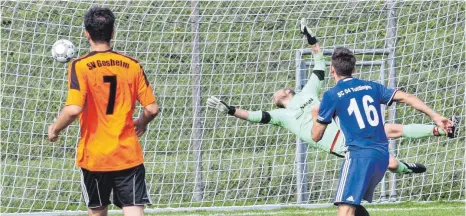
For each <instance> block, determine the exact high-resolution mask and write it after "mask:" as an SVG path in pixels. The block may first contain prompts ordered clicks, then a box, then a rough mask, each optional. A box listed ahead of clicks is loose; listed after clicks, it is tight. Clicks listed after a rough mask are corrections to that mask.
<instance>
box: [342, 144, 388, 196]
mask: <svg viewBox="0 0 466 216" xmlns="http://www.w3.org/2000/svg"><path fill="white" fill-rule="evenodd" d="M348 155H349V154H348V153H347V155H346V156H348ZM387 167H388V158H387V159H386V160H383V159H381V158H375V157H368V158H359V157H356V158H350V157H346V158H345V161H344V162H343V164H342V165H341V170H340V180H339V182H338V187H337V192H336V195H335V202H334V204H335V205H339V204H342V203H344V204H350V205H360V204H361V201H362V199H364V200H366V201H368V202H372V196H373V195H374V190H375V187H376V186H377V184H378V183H379V182H380V181H381V180H382V178H383V176H384V175H385V171H387Z"/></svg>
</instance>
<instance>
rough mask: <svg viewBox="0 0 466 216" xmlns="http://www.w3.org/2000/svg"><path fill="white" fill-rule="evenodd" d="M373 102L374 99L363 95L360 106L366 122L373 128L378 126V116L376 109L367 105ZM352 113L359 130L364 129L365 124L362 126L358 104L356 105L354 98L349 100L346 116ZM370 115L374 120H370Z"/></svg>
mask: <svg viewBox="0 0 466 216" xmlns="http://www.w3.org/2000/svg"><path fill="white" fill-rule="evenodd" d="M373 102H374V99H372V97H371V96H369V95H364V97H362V104H363V106H364V112H365V113H366V118H367V121H368V122H369V124H370V125H371V126H374V127H375V126H377V125H379V115H378V114H377V109H376V108H375V107H374V106H372V105H370V104H369V103H373ZM353 113H354V114H355V115H356V120H357V121H358V125H359V128H360V129H363V128H365V127H366V124H364V120H363V119H362V115H361V112H360V111H359V106H358V103H356V99H355V98H351V100H350V105H349V107H348V114H349V115H350V116H351V114H353ZM371 114H372V116H374V118H371Z"/></svg>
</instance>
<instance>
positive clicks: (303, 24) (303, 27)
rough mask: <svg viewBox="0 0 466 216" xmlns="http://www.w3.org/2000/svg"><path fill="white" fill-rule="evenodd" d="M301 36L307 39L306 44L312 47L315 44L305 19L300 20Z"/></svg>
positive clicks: (315, 41)
mask: <svg viewBox="0 0 466 216" xmlns="http://www.w3.org/2000/svg"><path fill="white" fill-rule="evenodd" d="M300 30H301V34H303V35H305V36H306V38H307V42H308V43H309V44H310V45H314V44H316V43H317V39H316V37H315V36H314V35H313V34H312V31H311V30H310V29H309V28H308V27H307V22H306V19H305V18H302V19H301V28H300Z"/></svg>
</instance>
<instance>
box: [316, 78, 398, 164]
mask: <svg viewBox="0 0 466 216" xmlns="http://www.w3.org/2000/svg"><path fill="white" fill-rule="evenodd" d="M395 92H396V90H395V89H389V88H386V87H385V86H383V85H381V84H378V83H375V82H371V81H365V80H360V79H356V78H352V77H349V78H345V79H343V80H340V81H338V83H337V85H336V86H334V87H333V88H331V89H330V90H328V91H327V92H325V94H324V97H323V99H322V103H321V104H320V110H319V116H318V118H317V122H319V123H321V124H329V123H330V122H332V118H334V117H335V121H336V122H337V123H339V124H340V128H341V130H342V131H343V134H344V135H345V138H346V146H347V147H348V151H349V152H350V157H381V158H385V157H387V158H388V139H387V135H386V134H385V130H384V122H383V119H382V112H381V110H380V104H387V105H390V104H391V103H392V100H393V96H394V95H395Z"/></svg>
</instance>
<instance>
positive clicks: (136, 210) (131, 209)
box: [123, 206, 144, 216]
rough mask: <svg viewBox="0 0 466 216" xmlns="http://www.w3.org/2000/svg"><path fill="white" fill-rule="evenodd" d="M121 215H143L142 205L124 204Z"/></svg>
mask: <svg viewBox="0 0 466 216" xmlns="http://www.w3.org/2000/svg"><path fill="white" fill-rule="evenodd" d="M123 215H124V216H143V215H144V206H124V207H123Z"/></svg>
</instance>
